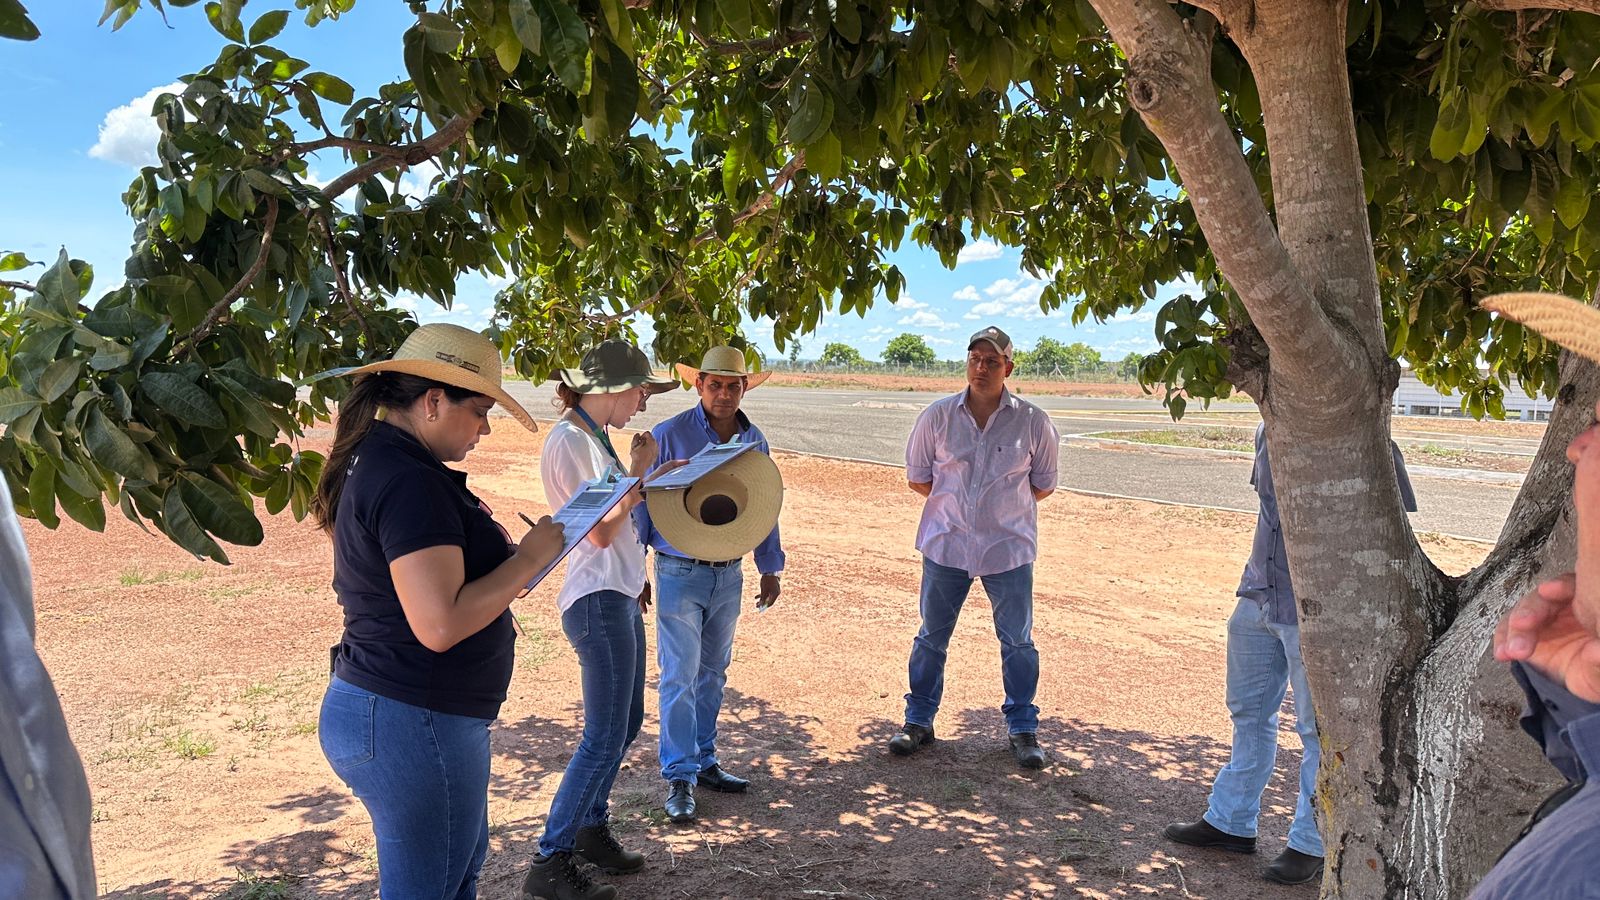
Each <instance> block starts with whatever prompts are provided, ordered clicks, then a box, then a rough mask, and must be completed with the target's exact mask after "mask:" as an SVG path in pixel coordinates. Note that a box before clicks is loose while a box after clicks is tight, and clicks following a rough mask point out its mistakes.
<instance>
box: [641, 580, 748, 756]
mask: <svg viewBox="0 0 1600 900" xmlns="http://www.w3.org/2000/svg"><path fill="white" fill-rule="evenodd" d="M740 568H741V567H740V564H739V561H738V560H735V561H734V562H733V563H732V564H730V565H726V566H708V565H704V564H702V563H696V562H691V561H689V560H687V559H678V558H677V557H673V556H665V555H662V554H660V553H657V554H656V661H657V662H658V663H659V664H660V666H661V777H662V778H665V779H666V780H668V781H678V780H682V781H688V782H695V781H696V780H697V778H698V775H699V773H700V772H703V771H705V770H706V769H709V768H711V767H712V766H714V765H716V764H717V746H716V744H717V715H718V714H719V713H721V712H722V689H723V688H724V687H725V686H726V685H727V683H728V663H729V662H731V661H732V660H733V630H734V625H735V623H737V622H738V621H739V601H740V594H741V592H742V591H743V590H744V576H743V573H742V572H741V571H740Z"/></svg>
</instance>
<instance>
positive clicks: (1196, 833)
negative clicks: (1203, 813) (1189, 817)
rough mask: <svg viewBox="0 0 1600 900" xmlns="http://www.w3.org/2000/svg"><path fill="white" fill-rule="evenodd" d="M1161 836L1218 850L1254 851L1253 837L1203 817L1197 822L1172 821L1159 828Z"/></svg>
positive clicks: (1254, 841)
mask: <svg viewBox="0 0 1600 900" xmlns="http://www.w3.org/2000/svg"><path fill="white" fill-rule="evenodd" d="M1161 836H1162V837H1164V838H1166V839H1167V840H1169V841H1177V842H1178V843H1180V844H1188V845H1189V846H1191V847H1215V848H1217V849H1218V850H1228V851H1230V852H1233V853H1254V852H1256V839H1255V838H1253V837H1240V836H1238V835H1236V834H1229V833H1227V832H1226V831H1222V830H1221V829H1219V828H1217V827H1215V826H1213V825H1212V824H1211V823H1210V822H1207V821H1206V820H1205V819H1201V820H1200V821H1198V822H1173V823H1172V824H1171V825H1168V826H1167V827H1166V828H1163V829H1161Z"/></svg>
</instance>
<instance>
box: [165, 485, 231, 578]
mask: <svg viewBox="0 0 1600 900" xmlns="http://www.w3.org/2000/svg"><path fill="white" fill-rule="evenodd" d="M161 530H162V531H165V532H166V533H167V536H168V537H170V538H172V539H173V540H174V541H176V542H177V543H178V546H180V547H182V548H183V549H185V550H187V551H189V552H190V553H193V554H194V555H195V556H196V557H199V558H205V557H208V556H209V557H210V558H212V559H214V560H216V561H217V562H220V563H222V564H224V565H226V564H227V562H228V555H227V554H226V553H223V552H222V548H221V547H218V546H217V542H216V541H213V540H212V539H211V536H210V535H208V534H206V531H205V529H204V528H202V527H201V525H200V522H199V520H198V519H196V518H195V514H194V511H193V510H191V509H190V508H189V505H188V503H187V502H186V500H185V497H184V492H183V490H182V488H181V487H180V486H179V484H174V485H173V486H171V487H169V488H167V493H166V496H165V497H162V498H161Z"/></svg>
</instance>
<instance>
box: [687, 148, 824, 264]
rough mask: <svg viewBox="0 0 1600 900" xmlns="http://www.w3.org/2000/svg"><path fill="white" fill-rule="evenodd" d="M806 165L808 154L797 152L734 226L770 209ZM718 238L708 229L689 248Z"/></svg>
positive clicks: (734, 222)
mask: <svg viewBox="0 0 1600 900" xmlns="http://www.w3.org/2000/svg"><path fill="white" fill-rule="evenodd" d="M805 164H806V152H805V151H804V150H799V151H796V152H795V155H794V158H793V159H791V160H789V161H788V162H787V163H785V164H784V167H783V168H781V169H779V170H778V174H777V175H775V176H773V179H772V186H771V187H769V188H767V189H766V190H765V191H763V192H762V194H761V196H759V197H757V198H756V199H755V202H754V203H751V204H750V205H749V206H747V207H745V208H744V210H743V211H742V212H740V213H739V214H738V215H737V216H734V217H733V224H734V225H735V226H739V225H743V224H744V223H745V222H748V221H750V220H751V219H753V218H755V217H756V216H759V215H761V214H762V213H764V212H766V211H767V210H768V209H770V208H771V207H772V204H773V203H774V202H775V201H776V200H777V199H778V192H779V191H782V190H783V189H784V188H786V187H788V186H789V182H790V181H792V180H794V176H795V173H797V172H799V171H800V169H801V168H803V167H804V166H805ZM716 236H717V233H716V231H714V230H712V229H710V228H707V229H706V230H705V231H702V232H700V233H699V234H697V235H695V236H694V240H693V241H692V242H691V243H690V244H689V246H691V247H698V246H700V245H701V244H703V243H705V242H706V241H709V240H711V239H712V238H715V237H716Z"/></svg>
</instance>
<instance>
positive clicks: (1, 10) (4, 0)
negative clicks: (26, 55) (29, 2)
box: [0, 0, 104, 41]
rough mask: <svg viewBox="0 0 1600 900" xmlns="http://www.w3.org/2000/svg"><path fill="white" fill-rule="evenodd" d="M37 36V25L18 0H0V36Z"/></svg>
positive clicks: (29, 37)
mask: <svg viewBox="0 0 1600 900" xmlns="http://www.w3.org/2000/svg"><path fill="white" fill-rule="evenodd" d="M101 21H104V20H103V19H102V20H101ZM38 37H39V29H38V27H37V26H35V25H34V24H33V21H32V20H31V19H29V18H28V11H27V10H26V9H24V8H23V6H22V4H21V3H20V2H18V0H0V38H10V39H11V40H14V41H32V40H36V39H37V38H38Z"/></svg>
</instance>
